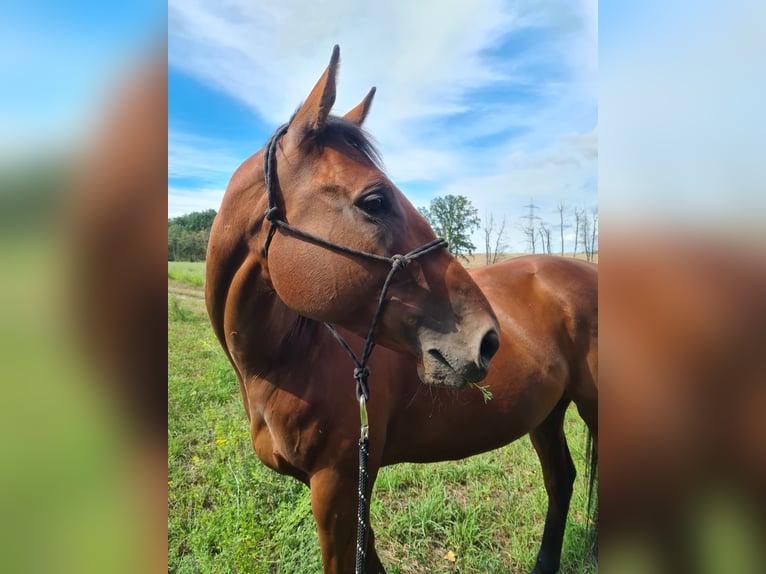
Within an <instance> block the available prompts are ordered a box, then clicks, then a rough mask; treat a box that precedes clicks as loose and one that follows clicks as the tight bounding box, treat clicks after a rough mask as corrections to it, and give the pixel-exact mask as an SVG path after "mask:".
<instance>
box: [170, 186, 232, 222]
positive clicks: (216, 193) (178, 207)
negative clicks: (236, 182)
mask: <svg viewBox="0 0 766 574" xmlns="http://www.w3.org/2000/svg"><path fill="white" fill-rule="evenodd" d="M224 191H225V190H224V188H218V189H195V190H194V191H193V192H190V191H189V190H188V189H185V188H177V187H171V188H168V217H178V216H179V215H183V214H185V213H191V212H193V211H205V210H207V209H211V208H212V209H216V210H217V209H218V207H219V206H220V205H221V200H222V199H223V193H224Z"/></svg>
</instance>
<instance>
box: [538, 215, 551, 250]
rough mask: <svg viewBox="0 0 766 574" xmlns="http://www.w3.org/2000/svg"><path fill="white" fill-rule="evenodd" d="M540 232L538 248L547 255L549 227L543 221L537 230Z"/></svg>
mask: <svg viewBox="0 0 766 574" xmlns="http://www.w3.org/2000/svg"><path fill="white" fill-rule="evenodd" d="M538 232H539V234H540V248H541V249H542V250H543V251H545V252H546V253H547V254H548V255H550V254H551V228H550V227H548V226H547V225H546V224H545V222H543V223H541V224H540V228H539V230H538Z"/></svg>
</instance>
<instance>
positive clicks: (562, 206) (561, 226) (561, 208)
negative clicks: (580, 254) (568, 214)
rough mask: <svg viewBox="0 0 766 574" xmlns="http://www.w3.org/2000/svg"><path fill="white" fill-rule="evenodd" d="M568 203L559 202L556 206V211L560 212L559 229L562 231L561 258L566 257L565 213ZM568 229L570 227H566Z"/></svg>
mask: <svg viewBox="0 0 766 574" xmlns="http://www.w3.org/2000/svg"><path fill="white" fill-rule="evenodd" d="M566 208H567V206H566V203H564V202H563V201H559V202H558V204H557V205H556V210H557V211H558V212H559V229H560V230H561V256H562V257H563V256H564V227H565V225H564V211H565V210H566ZM566 227H568V226H566Z"/></svg>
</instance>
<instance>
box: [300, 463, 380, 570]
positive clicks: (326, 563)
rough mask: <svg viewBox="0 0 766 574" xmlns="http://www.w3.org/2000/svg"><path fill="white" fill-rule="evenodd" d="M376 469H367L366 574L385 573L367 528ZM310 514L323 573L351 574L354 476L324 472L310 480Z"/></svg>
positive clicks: (355, 477)
mask: <svg viewBox="0 0 766 574" xmlns="http://www.w3.org/2000/svg"><path fill="white" fill-rule="evenodd" d="M377 471H378V469H377V468H372V466H371V467H370V469H369V479H368V484H367V500H368V504H367V508H368V512H367V516H366V523H367V536H366V549H365V550H366V558H367V559H366V562H365V570H364V572H365V574H385V572H386V571H385V569H384V568H383V565H382V564H381V562H380V559H379V558H378V554H377V552H376V551H375V540H374V534H373V532H372V529H371V528H370V526H369V524H370V516H369V506H370V505H369V500H370V494H371V493H372V486H373V484H374V483H375V477H376V476H377ZM310 486H311V511H312V512H313V514H314V520H315V521H316V524H317V532H318V534H319V546H320V548H321V550H322V564H323V567H324V572H325V574H351V573H353V572H354V567H355V563H356V530H357V516H356V515H357V504H358V497H357V474H356V471H354V472H351V471H349V472H347V473H343V472H340V471H338V470H337V469H326V470H322V471H319V472H317V473H316V474H314V475H313V476H312V477H311V480H310Z"/></svg>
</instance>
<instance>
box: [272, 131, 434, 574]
mask: <svg viewBox="0 0 766 574" xmlns="http://www.w3.org/2000/svg"><path fill="white" fill-rule="evenodd" d="M288 126H289V124H284V125H283V126H280V127H279V129H277V131H276V132H275V133H274V135H273V136H271V139H270V140H269V141H268V143H267V144H266V152H265V153H264V156H263V172H264V178H265V180H266V192H267V194H268V207H267V209H266V212H265V213H264V217H265V218H266V220H267V221H268V222H269V229H268V232H267V235H266V240H265V242H264V244H263V256H264V257H268V254H269V246H270V245H271V241H272V239H273V238H274V234H275V232H276V230H277V229H282V230H284V231H287V232H289V233H290V234H292V235H295V236H297V237H300V238H302V239H305V240H306V241H309V242H310V243H314V244H316V245H321V246H322V247H325V248H327V249H329V250H331V251H336V252H338V253H346V254H348V255H354V256H357V257H365V258H367V259H372V260H374V261H380V262H383V263H388V264H389V265H390V266H391V269H390V270H389V272H388V275H387V276H386V279H385V281H384V282H383V287H382V288H381V290H380V296H379V297H378V305H377V307H376V308H375V313H374V314H373V317H372V322H371V324H370V328H369V330H368V331H367V338H366V339H365V341H364V349H363V351H362V355H361V357H357V356H356V353H354V351H352V350H351V347H350V346H349V345H348V343H347V342H346V341H345V340H344V339H343V337H341V335H340V333H338V331H337V329H335V327H334V326H333V325H331V324H330V323H325V326H326V327H327V329H329V331H330V333H332V335H333V337H335V339H336V340H337V341H338V342H339V343H340V345H341V347H343V349H344V350H345V351H346V353H347V354H348V356H349V357H350V358H351V361H352V362H353V363H354V380H355V381H356V397H357V399H358V400H359V417H360V420H361V432H360V437H359V506H358V513H357V533H356V574H363V572H364V562H365V559H366V557H365V548H366V546H365V534H366V515H367V461H368V457H369V424H368V418H367V401H368V400H369V399H370V387H369V384H368V382H367V379H368V378H369V376H370V370H369V369H368V368H367V361H368V360H369V358H370V355H371V354H372V350H373V349H374V348H375V342H374V341H373V333H374V332H375V328H376V327H377V325H378V321H379V320H380V317H381V314H382V311H383V305H384V303H385V300H386V294H387V293H388V289H389V287H390V286H391V282H392V281H393V279H394V275H396V273H397V272H398V271H400V270H401V269H404V268H405V267H407V265H408V264H409V262H410V261H412V260H414V259H418V258H419V257H422V256H423V255H427V254H428V253H431V252H434V251H436V250H438V249H441V248H443V247H447V241H446V240H444V239H442V238H441V237H437V238H436V239H434V240H433V241H429V242H428V243H426V244H425V245H421V246H420V247H418V248H416V249H413V250H412V251H410V252H409V253H406V254H404V255H392V256H391V257H387V256H385V255H377V254H375V253H368V252H367V251H360V250H358V249H353V248H351V247H346V246H345V245H339V244H337V243H333V242H332V241H328V240H326V239H322V238H321V237H317V236H316V235H312V234H311V233H306V232H305V231H302V230H300V229H298V228H296V227H293V226H292V225H290V224H289V223H287V222H286V221H285V220H284V219H283V218H282V217H283V214H281V213H280V211H279V208H278V207H277V206H276V193H277V181H276V173H277V145H278V143H279V140H280V138H281V137H282V136H283V135H285V133H286V132H287V128H288Z"/></svg>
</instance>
